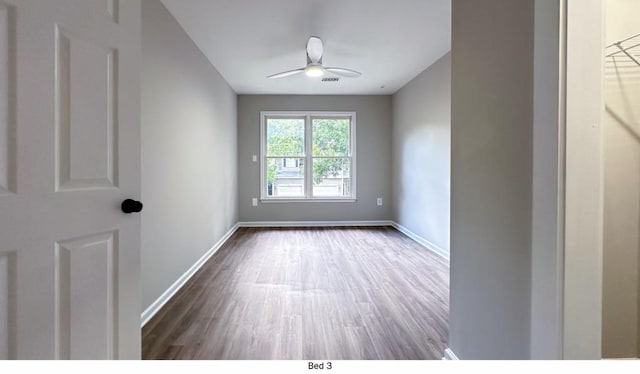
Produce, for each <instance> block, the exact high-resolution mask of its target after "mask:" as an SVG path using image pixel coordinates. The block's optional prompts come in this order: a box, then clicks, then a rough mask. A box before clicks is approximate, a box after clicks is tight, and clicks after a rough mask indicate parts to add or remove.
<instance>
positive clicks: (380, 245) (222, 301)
mask: <svg viewBox="0 0 640 374" xmlns="http://www.w3.org/2000/svg"><path fill="white" fill-rule="evenodd" d="M448 315H449V268H448V266H447V264H446V262H445V260H443V259H442V258H441V257H439V256H437V255H435V254H433V253H432V252H430V251H428V250H426V249H425V248H423V247H421V246H420V245H418V244H417V243H415V242H414V241H412V240H411V239H409V238H407V237H406V236H404V235H403V234H401V233H400V232H398V231H396V230H395V229H393V228H390V227H376V228H370V227H368V228H364V227H363V228H241V229H238V231H237V232H236V233H235V234H234V235H233V236H232V237H231V238H230V239H229V240H228V241H227V243H226V244H225V245H224V246H223V247H222V248H220V250H219V251H218V252H217V253H216V254H215V255H214V256H213V257H212V258H211V259H210V260H209V261H208V262H207V263H206V264H205V265H204V266H203V267H202V268H201V269H200V270H199V271H198V272H197V273H196V274H195V275H194V276H193V278H192V279H191V280H190V281H189V282H188V283H187V284H185V286H184V287H183V288H182V289H181V290H180V291H179V292H178V293H177V294H176V295H175V296H174V297H173V298H172V299H171V300H170V301H169V302H168V303H167V304H166V305H165V306H164V307H163V308H162V309H161V310H160V311H159V312H158V313H157V314H156V316H154V318H153V319H152V320H151V321H149V323H147V325H146V326H145V327H144V328H143V330H142V335H143V336H142V356H143V358H144V359H224V360H233V359H242V360H251V359H285V360H286V359H296V360H329V359H333V360H338V359H356V360H369V359H382V360H387V359H419V360H424V359H441V358H442V356H443V352H444V349H445V348H446V346H447V341H448V333H449V328H448V326H449V324H448Z"/></svg>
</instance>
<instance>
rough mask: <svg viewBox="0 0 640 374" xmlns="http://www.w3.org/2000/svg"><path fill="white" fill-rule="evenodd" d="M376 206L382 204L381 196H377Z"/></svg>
mask: <svg viewBox="0 0 640 374" xmlns="http://www.w3.org/2000/svg"><path fill="white" fill-rule="evenodd" d="M378 206H382V198H381V197H379V198H378Z"/></svg>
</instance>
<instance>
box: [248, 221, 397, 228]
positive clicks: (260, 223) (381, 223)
mask: <svg viewBox="0 0 640 374" xmlns="http://www.w3.org/2000/svg"><path fill="white" fill-rule="evenodd" d="M238 225H239V226H240V227H353V226H392V225H393V222H392V221H248V222H240V223H238Z"/></svg>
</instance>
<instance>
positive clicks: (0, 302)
mask: <svg viewBox="0 0 640 374" xmlns="http://www.w3.org/2000/svg"><path fill="white" fill-rule="evenodd" d="M15 270H16V266H15V253H0V360H7V359H13V358H15V337H16V335H15V323H16V315H15V305H16V282H15Z"/></svg>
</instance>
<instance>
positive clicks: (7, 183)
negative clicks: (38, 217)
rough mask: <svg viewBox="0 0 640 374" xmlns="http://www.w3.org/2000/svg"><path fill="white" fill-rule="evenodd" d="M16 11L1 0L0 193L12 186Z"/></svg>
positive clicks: (13, 171) (13, 184)
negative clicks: (14, 24) (14, 27)
mask: <svg viewBox="0 0 640 374" xmlns="http://www.w3.org/2000/svg"><path fill="white" fill-rule="evenodd" d="M14 21H15V13H14V12H13V11H12V9H11V8H10V7H9V6H8V5H7V4H5V3H4V2H2V1H0V195H3V194H7V193H10V192H13V191H14V190H15V123H14V113H15V106H14V99H15V95H14V94H15V85H14V82H15V79H14V78H15V70H14V67H15V63H14V58H15V53H14V42H15V38H14V33H13V30H12V29H13V27H12V26H13V22H14Z"/></svg>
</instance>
